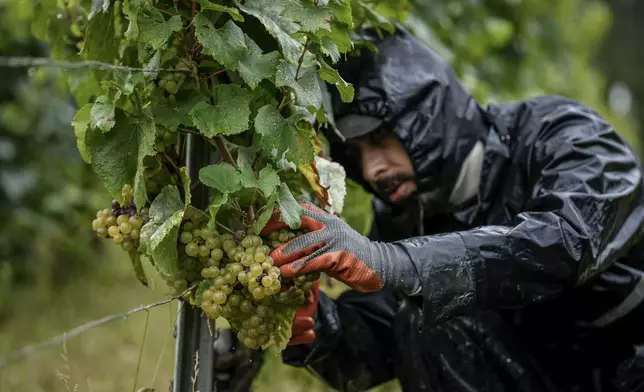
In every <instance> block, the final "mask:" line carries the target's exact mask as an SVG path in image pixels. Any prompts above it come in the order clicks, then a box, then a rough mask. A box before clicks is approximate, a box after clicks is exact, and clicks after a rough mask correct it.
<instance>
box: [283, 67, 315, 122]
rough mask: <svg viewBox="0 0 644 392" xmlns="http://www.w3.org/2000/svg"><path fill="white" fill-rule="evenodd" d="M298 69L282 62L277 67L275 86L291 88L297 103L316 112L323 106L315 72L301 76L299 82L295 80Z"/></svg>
mask: <svg viewBox="0 0 644 392" xmlns="http://www.w3.org/2000/svg"><path fill="white" fill-rule="evenodd" d="M296 72H297V67H296V66H294V65H291V64H288V63H287V62H286V61H280V63H279V65H278V66H277V74H276V76H275V86H277V87H291V88H292V89H293V91H295V97H296V99H297V103H298V104H299V105H301V106H304V107H306V108H309V107H313V108H315V109H316V110H317V109H319V108H320V107H321V106H322V90H320V84H319V82H318V79H317V74H316V73H315V72H307V73H306V74H304V75H301V74H300V75H299V80H295V74H296Z"/></svg>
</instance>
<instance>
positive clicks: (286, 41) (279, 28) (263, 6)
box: [235, 0, 303, 64]
mask: <svg viewBox="0 0 644 392" xmlns="http://www.w3.org/2000/svg"><path fill="white" fill-rule="evenodd" d="M235 4H237V6H238V7H239V9H241V10H242V12H244V13H246V14H248V15H252V16H254V17H255V18H257V19H258V20H259V21H260V22H261V23H262V24H263V25H264V27H265V28H266V30H267V31H268V33H269V34H270V35H271V36H272V37H273V38H275V39H276V40H277V42H278V43H279V45H280V48H281V49H282V53H283V54H284V57H286V59H287V60H288V61H289V62H290V63H292V64H297V62H298V59H299V58H300V55H301V54H302V51H303V46H302V44H301V43H299V42H298V41H297V40H295V39H293V38H292V37H291V35H293V34H295V33H297V32H298V31H299V29H300V28H299V26H298V25H297V23H294V22H293V21H292V20H291V19H290V18H287V17H285V16H283V15H282V12H283V9H284V1H283V0H247V1H246V2H245V3H244V4H241V1H240V0H235Z"/></svg>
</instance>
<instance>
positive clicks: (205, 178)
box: [199, 162, 242, 194]
mask: <svg viewBox="0 0 644 392" xmlns="http://www.w3.org/2000/svg"><path fill="white" fill-rule="evenodd" d="M199 181H201V183H202V184H204V185H206V186H208V187H210V188H215V189H217V190H218V191H220V192H222V193H225V194H228V193H233V192H237V191H238V190H240V189H241V187H242V183H241V178H240V176H239V172H238V171H237V169H235V168H234V167H233V166H232V165H231V164H229V163H227V162H219V163H217V164H216V165H209V166H206V167H202V168H201V169H200V170H199Z"/></svg>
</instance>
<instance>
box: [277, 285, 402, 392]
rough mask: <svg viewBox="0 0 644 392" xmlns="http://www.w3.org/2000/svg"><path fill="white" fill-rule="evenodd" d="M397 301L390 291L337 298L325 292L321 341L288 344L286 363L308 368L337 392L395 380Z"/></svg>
mask: <svg viewBox="0 0 644 392" xmlns="http://www.w3.org/2000/svg"><path fill="white" fill-rule="evenodd" d="M395 310H396V301H395V299H394V297H393V295H391V294H389V293H386V292H379V293H364V294H363V293H357V292H354V291H348V292H345V293H344V294H342V295H341V296H340V297H339V298H338V299H337V300H333V299H331V298H329V297H328V296H326V295H325V294H324V293H323V292H320V303H319V305H318V311H317V316H316V327H315V329H316V339H315V341H313V342H312V343H310V344H302V345H295V346H288V347H287V348H286V349H285V350H284V351H283V352H282V359H283V362H284V363H285V364H287V365H291V366H295V367H306V368H307V369H308V370H310V371H311V372H312V373H313V374H314V375H316V376H318V377H320V378H321V379H323V380H324V381H326V382H327V383H328V384H329V385H330V386H331V387H332V388H334V389H335V390H338V391H342V392H346V391H364V390H367V389H370V388H372V387H375V386H377V385H379V384H382V383H385V382H387V381H389V380H392V379H394V378H395V375H394V371H393V369H394V368H395V366H394V364H393V361H394V355H393V353H394V350H395V346H394V335H393V322H394V315H395Z"/></svg>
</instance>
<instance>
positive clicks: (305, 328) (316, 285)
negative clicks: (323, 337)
mask: <svg viewBox="0 0 644 392" xmlns="http://www.w3.org/2000/svg"><path fill="white" fill-rule="evenodd" d="M319 300H320V282H319V281H315V282H313V286H312V287H311V290H309V291H307V292H306V293H305V294H304V305H302V306H301V307H300V308H299V309H298V310H297V311H296V312H295V319H294V321H293V332H292V336H291V340H290V341H289V342H288V345H289V346H292V345H296V344H304V343H311V342H312V341H313V340H315V331H314V330H313V328H314V327H315V313H316V311H317V307H318V303H319Z"/></svg>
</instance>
